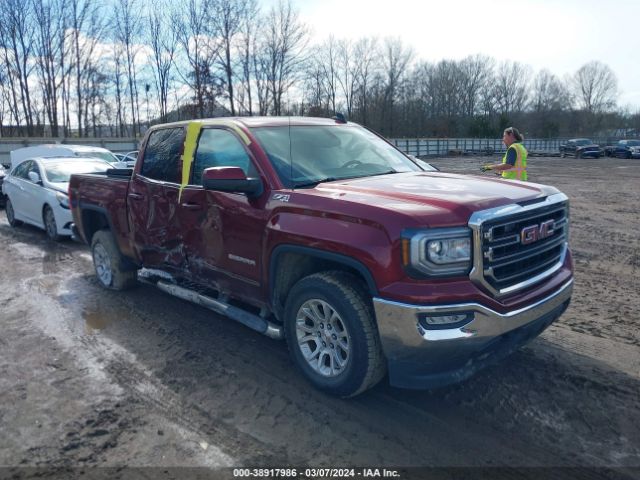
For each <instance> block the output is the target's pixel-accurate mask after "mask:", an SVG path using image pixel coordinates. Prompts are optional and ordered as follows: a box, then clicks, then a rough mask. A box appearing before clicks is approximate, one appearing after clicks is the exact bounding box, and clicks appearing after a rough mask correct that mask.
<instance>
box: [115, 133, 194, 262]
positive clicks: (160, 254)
mask: <svg viewBox="0 0 640 480" xmlns="http://www.w3.org/2000/svg"><path fill="white" fill-rule="evenodd" d="M184 133H185V132H184V128H183V127H182V126H180V127H172V128H163V129H159V130H155V131H154V132H152V133H151V134H150V135H149V138H148V140H147V144H146V147H145V149H144V152H143V157H142V165H141V166H140V168H138V169H136V172H137V173H134V174H133V176H132V179H131V183H130V185H129V190H128V193H127V205H128V212H129V226H130V229H131V234H132V238H133V243H134V248H135V250H136V252H137V254H138V257H139V258H140V259H142V263H143V265H144V266H146V267H156V268H165V269H166V268H169V269H171V268H178V269H180V268H182V267H183V266H184V260H185V259H184V252H183V249H182V238H181V237H180V235H179V232H176V230H175V229H174V227H175V226H176V223H175V218H174V217H175V215H176V214H177V211H178V208H177V205H178V194H179V191H180V183H179V182H180V168H181V161H180V155H181V154H182V147H183V142H184Z"/></svg>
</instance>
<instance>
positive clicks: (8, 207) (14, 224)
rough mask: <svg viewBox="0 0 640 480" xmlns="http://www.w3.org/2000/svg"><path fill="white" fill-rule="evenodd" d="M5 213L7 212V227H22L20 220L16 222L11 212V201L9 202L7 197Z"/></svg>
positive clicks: (14, 215)
mask: <svg viewBox="0 0 640 480" xmlns="http://www.w3.org/2000/svg"><path fill="white" fill-rule="evenodd" d="M5 211H6V212H7V221H8V222H9V225H11V226H12V227H18V226H20V225H22V222H21V221H20V220H16V213H15V212H14V211H13V205H12V203H11V200H9V197H7V203H6V205H5Z"/></svg>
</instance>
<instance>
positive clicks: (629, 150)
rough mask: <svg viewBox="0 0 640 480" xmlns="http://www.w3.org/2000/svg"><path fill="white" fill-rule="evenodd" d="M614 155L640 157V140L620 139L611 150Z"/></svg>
mask: <svg viewBox="0 0 640 480" xmlns="http://www.w3.org/2000/svg"><path fill="white" fill-rule="evenodd" d="M611 156H612V157H620V158H640V140H620V141H619V142H618V143H617V144H616V145H615V146H614V147H613V148H612V150H611Z"/></svg>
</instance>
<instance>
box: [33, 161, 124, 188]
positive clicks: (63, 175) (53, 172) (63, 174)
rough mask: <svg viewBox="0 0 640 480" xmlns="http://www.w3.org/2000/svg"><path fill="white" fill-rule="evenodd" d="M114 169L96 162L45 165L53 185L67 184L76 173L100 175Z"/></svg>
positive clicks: (105, 163)
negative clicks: (99, 173)
mask: <svg viewBox="0 0 640 480" xmlns="http://www.w3.org/2000/svg"><path fill="white" fill-rule="evenodd" d="M109 168H113V166H112V165H111V164H110V163H107V162H103V161H101V160H96V161H95V162H92V161H86V162H81V161H78V160H74V161H67V162H59V163H47V164H46V165H45V175H46V177H47V179H48V180H49V181H50V182H51V183H65V182H68V181H69V178H71V175H72V174H74V173H98V172H106V171H107V169H109Z"/></svg>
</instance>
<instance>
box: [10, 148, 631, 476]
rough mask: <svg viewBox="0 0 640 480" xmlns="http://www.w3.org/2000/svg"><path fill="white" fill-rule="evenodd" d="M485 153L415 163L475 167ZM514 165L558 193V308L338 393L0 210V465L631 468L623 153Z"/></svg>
mask: <svg viewBox="0 0 640 480" xmlns="http://www.w3.org/2000/svg"><path fill="white" fill-rule="evenodd" d="M489 160H494V161H495V157H494V158H493V159H489V158H486V157H485V158H469V157H464V158H450V159H434V160H432V163H433V164H435V165H437V166H439V167H440V168H441V169H442V170H443V171H455V172H473V173H475V172H476V171H477V170H478V167H479V166H480V165H481V164H482V163H485V162H487V161H489ZM529 163H530V167H529V172H530V173H529V174H530V180H532V181H537V182H540V183H550V184H554V185H556V186H557V187H559V188H560V189H561V190H563V191H564V192H565V193H567V194H568V195H569V197H570V198H571V207H572V210H571V221H572V228H571V244H572V248H573V254H574V259H575V267H576V273H575V279H576V282H575V290H574V297H573V302H572V304H571V306H570V308H569V309H568V311H567V312H566V313H565V314H564V316H563V317H562V318H560V320H559V321H558V322H557V323H555V324H554V325H552V326H551V327H550V328H549V329H548V330H547V331H546V332H544V333H543V335H542V336H541V337H540V338H538V339H536V340H535V341H534V342H532V343H531V344H530V345H528V346H527V347H525V348H523V349H522V350H521V351H519V352H517V353H516V354H514V355H513V356H512V357H510V358H508V359H507V360H506V361H504V362H502V363H501V364H499V365H496V366H493V367H491V368H488V369H486V370H484V371H483V372H481V373H480V374H478V375H477V376H475V377H474V378H472V379H470V380H469V381H467V382H465V383H463V384H460V385H456V386H452V387H448V388H443V389H439V390H434V391H422V392H415V391H405V390H399V389H394V388H390V387H389V386H387V385H386V384H385V383H384V382H383V383H382V384H380V385H379V386H377V387H376V388H374V389H373V390H371V391H369V392H367V393H365V394H363V395H361V396H359V397H357V398H355V399H351V400H339V399H335V398H331V397H328V396H326V395H324V394H322V393H319V392H317V391H315V390H313V389H312V388H311V387H310V386H309V385H308V384H307V383H306V382H305V381H304V380H303V379H302V378H301V376H300V375H299V374H298V373H297V372H296V371H295V370H294V369H293V368H292V365H291V363H290V361H289V358H288V355H287V350H286V345H285V344H284V343H282V342H277V341H274V340H270V339H268V338H266V337H263V336H261V335H260V334H258V333H255V332H253V331H251V330H249V329H247V328H245V327H243V326H241V325H239V324H237V323H235V322H233V321H231V320H228V319H226V318H224V317H220V316H217V315H215V314H213V313H211V312H210V311H208V310H205V309H202V308H199V307H196V306H193V305H191V304H188V303H186V302H183V301H181V300H179V299H176V298H174V297H171V296H169V295H166V294H164V293H162V292H160V291H158V290H155V289H154V288H152V287H149V286H145V285H141V286H139V287H138V288H136V289H134V290H132V291H128V292H124V293H118V292H111V291H105V290H103V289H101V288H100V287H99V286H98V283H97V281H96V279H95V278H94V274H93V269H92V264H91V257H90V254H89V251H88V249H87V248H86V247H85V246H83V245H80V244H76V243H73V242H71V241H63V242H62V243H59V244H51V243H49V242H47V241H46V239H45V236H44V233H43V232H41V231H39V230H37V229H35V228H30V227H24V226H23V227H20V228H17V229H14V228H11V227H9V225H8V224H7V221H6V217H5V214H4V210H2V211H0V286H1V288H0V328H1V330H0V466H4V467H5V468H0V476H1V477H5V476H12V475H17V476H21V475H22V476H29V475H35V474H45V475H47V474H51V473H52V472H55V471H60V470H56V469H59V468H66V467H71V468H74V469H73V470H70V471H68V472H71V473H68V474H67V475H71V474H72V473H74V474H77V473H78V472H80V471H85V469H89V467H93V466H98V467H117V468H116V470H115V471H109V472H110V473H114V472H115V473H117V474H118V475H120V476H122V478H128V477H129V476H135V475H138V476H140V475H141V476H140V477H139V478H158V475H160V473H162V472H164V473H165V474H166V473H167V472H169V471H171V472H174V473H175V471H174V470H166V469H167V468H169V467H208V468H213V469H215V468H218V467H238V466H244V467H266V466H271V467H285V466H297V467H300V466H316V467H344V466H358V467H378V468H380V467H387V468H394V469H398V468H402V469H403V470H400V473H401V475H402V476H407V477H408V476H409V475H410V474H411V472H413V473H415V472H416V470H404V468H406V467H419V466H428V467H479V466H480V467H509V468H507V469H506V470H505V469H501V470H486V469H485V470H476V469H469V470H429V471H428V472H429V474H430V475H436V477H433V478H470V477H469V475H472V474H473V473H474V472H475V473H477V472H479V471H482V472H489V474H488V476H489V477H490V478H515V477H517V476H518V475H519V474H521V473H522V472H524V471H529V472H534V477H535V478H542V477H543V476H545V475H549V474H552V476H553V475H557V476H554V477H553V478H573V477H575V478H600V477H601V476H611V475H614V476H615V475H617V476H622V477H624V478H638V477H640V318H639V313H640V282H639V281H638V274H639V273H640V271H639V269H640V214H639V211H640V161H638V160H614V159H600V160H574V159H569V160H567V159H559V158H532V159H530V162H529ZM124 466H127V467H149V466H155V467H163V468H162V469H160V470H153V471H151V470H148V469H144V468H142V469H137V470H128V471H127V470H121V467H124ZM28 467H41V470H31V469H30V468H28ZM80 467H81V468H80ZM524 467H579V468H582V469H578V470H574V469H571V468H569V469H566V470H560V471H557V470H549V469H547V468H543V469H533V470H522V469H523V468H524ZM594 467H596V468H613V469H615V470H612V471H611V470H601V469H594ZM584 468H587V469H586V470H585V469H584ZM89 471H93V470H91V469H89ZM101 471H107V470H97V472H101ZM177 472H179V473H178V474H177V475H176V478H187V477H190V476H192V475H204V474H205V473H206V472H218V473H220V472H222V473H224V474H226V475H227V476H229V477H230V476H232V473H231V472H232V471H231V470H205V469H202V470H196V471H192V470H177ZM180 472H181V473H180ZM194 472H195V473H194ZM418 472H419V471H418ZM423 473H424V472H423ZM420 475H422V473H421V474H420ZM109 476H111V475H109ZM116 476H117V475H116ZM63 477H64V476H63Z"/></svg>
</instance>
